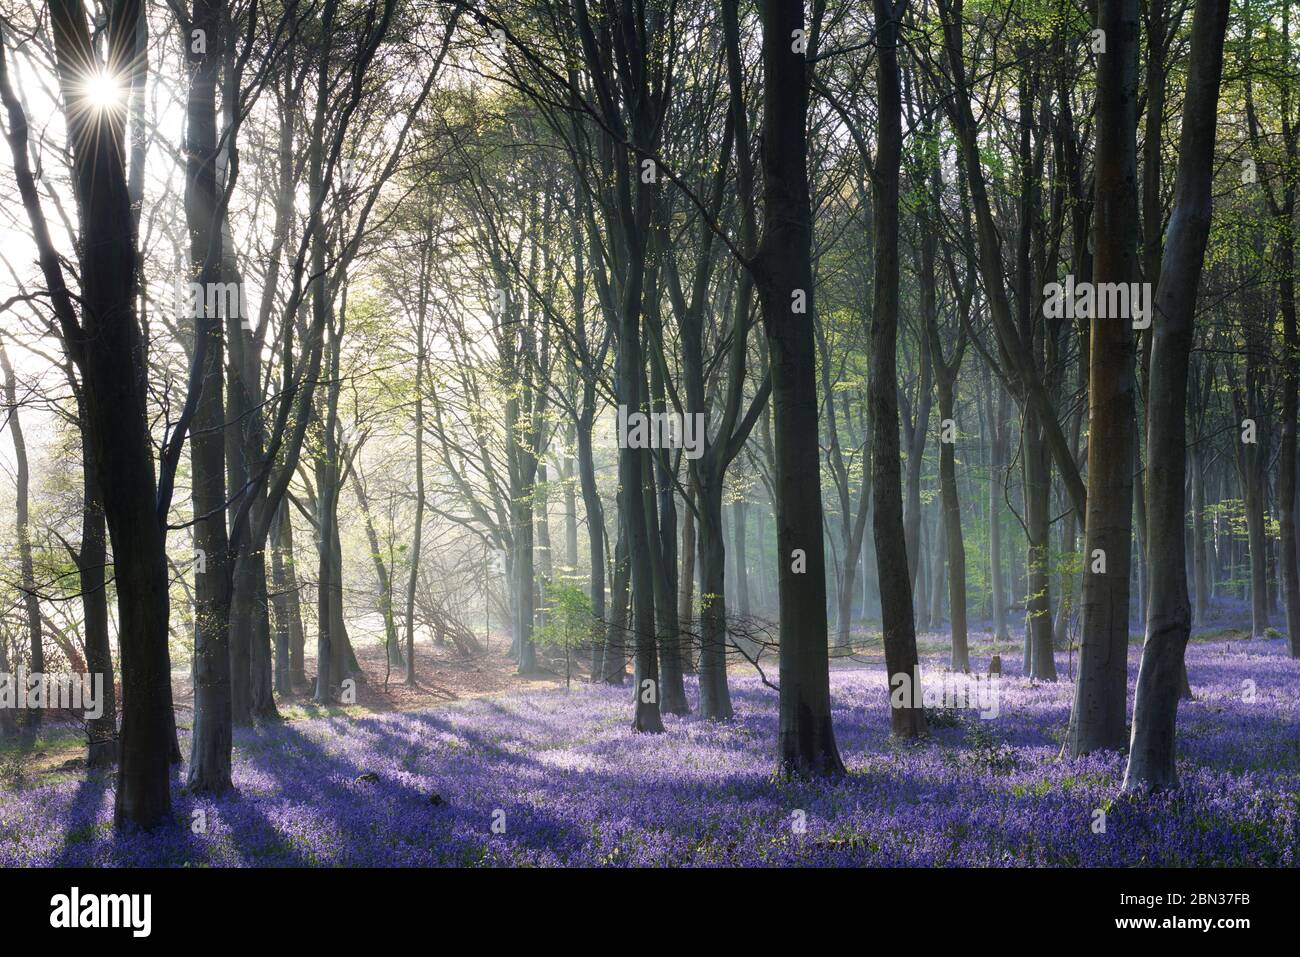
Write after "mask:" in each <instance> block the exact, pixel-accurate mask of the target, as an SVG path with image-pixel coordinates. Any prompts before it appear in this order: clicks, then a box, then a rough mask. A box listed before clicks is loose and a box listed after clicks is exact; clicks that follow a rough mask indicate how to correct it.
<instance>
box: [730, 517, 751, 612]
mask: <svg viewBox="0 0 1300 957" xmlns="http://www.w3.org/2000/svg"><path fill="white" fill-rule="evenodd" d="M745 513H746V505H745V497H744V494H743V493H742V494H741V496H740V497H739V498H737V499H736V500H735V501H734V502H733V503H732V505H731V534H732V536H733V538H734V541H735V552H734V557H735V562H736V610H737V611H739V612H740V617H742V618H748V617H749V562H748V559H747V558H746V556H745V534H746V531H747V530H746V528H745Z"/></svg>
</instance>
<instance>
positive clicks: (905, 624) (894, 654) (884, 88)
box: [870, 0, 927, 738]
mask: <svg viewBox="0 0 1300 957" xmlns="http://www.w3.org/2000/svg"><path fill="white" fill-rule="evenodd" d="M905 8H906V0H900V2H899V3H897V4H893V3H890V2H889V0H873V2H872V9H873V10H874V11H875V18H876V30H877V34H876V36H877V41H876V46H877V55H876V56H877V59H876V84H877V89H878V91H879V92H878V96H879V117H880V119H879V131H878V137H879V140H878V142H879V146H878V149H877V153H876V171H875V177H874V187H875V217H874V218H875V249H876V275H875V290H874V304H873V306H872V322H871V372H870V403H871V423H872V442H871V447H872V468H871V484H872V493H871V494H872V502H873V515H872V519H873V521H872V525H873V534H874V537H875V542H876V556H877V569H878V574H879V580H880V609H881V618H882V620H883V630H884V643H885V671H886V674H887V675H888V676H889V679H890V683H891V687H892V686H893V684H894V682H896V681H901V680H904V679H905V680H907V681H909V682H911V681H914V680H915V678H916V677H917V676H918V675H919V674H920V668H919V665H918V659H917V652H916V624H915V620H914V618H913V617H912V581H911V577H910V574H909V560H908V553H907V542H906V536H905V533H904V529H903V492H902V487H901V463H900V461H899V435H898V432H899V425H898V368H897V358H896V356H897V348H898V308H899V306H898V178H899V165H900V161H901V151H902V139H903V133H902V117H901V113H902V107H901V96H900V92H899V71H898V23H899V20H900V19H901V18H902V13H903V10H904V9H905ZM889 726H890V733H891V734H892V735H893V736H894V737H898V738H912V737H917V736H920V735H924V734H925V733H926V731H927V728H926V721H925V710H924V708H923V706H922V701H921V696H920V695H917V694H913V695H910V696H906V697H905V699H904V700H903V701H901V702H898V701H895V700H893V697H892V696H891V701H890V709H889Z"/></svg>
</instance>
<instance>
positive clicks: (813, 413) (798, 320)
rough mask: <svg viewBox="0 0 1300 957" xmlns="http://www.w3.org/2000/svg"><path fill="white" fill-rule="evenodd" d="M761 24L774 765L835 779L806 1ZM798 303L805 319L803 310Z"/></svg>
mask: <svg viewBox="0 0 1300 957" xmlns="http://www.w3.org/2000/svg"><path fill="white" fill-rule="evenodd" d="M877 2H878V3H879V2H882V0H877ZM759 16H760V19H761V20H762V25H763V52H762V59H763V71H764V76H765V88H764V91H763V94H764V95H763V142H762V166H763V212H764V217H763V221H764V226H763V234H762V239H761V241H760V242H759V245H758V252H757V256H756V257H755V259H754V262H753V273H754V277H755V288H756V290H757V292H758V298H759V302H760V304H761V308H762V317H763V327H764V332H765V333H766V340H767V348H768V356H769V365H770V370H771V373H770V374H771V383H772V412H773V422H772V426H773V439H774V447H775V468H774V475H773V478H774V483H773V484H774V488H775V492H776V539H777V554H778V555H779V556H780V565H779V566H778V568H779V577H778V588H779V592H780V606H781V607H780V615H779V635H780V643H781V647H780V652H779V655H780V658H779V671H780V704H779V709H780V717H779V730H778V746H777V747H778V762H779V768H780V770H781V771H782V772H783V773H785V774H797V775H840V774H843V773H844V763H843V761H841V760H840V754H839V750H838V748H837V747H836V744H835V733H834V730H833V728H832V725H831V700H830V672H829V664H830V663H829V660H828V647H827V639H828V634H827V620H826V619H827V616H826V562H825V540H824V532H823V525H822V500H821V471H820V450H819V448H818V421H817V419H818V406H819V400H818V395H817V348H816V343H815V340H814V337H813V329H812V323H813V317H814V316H815V315H816V301H815V295H814V292H815V290H814V288H813V268H812V204H811V199H810V196H809V184H808V133H807V128H808V94H809V67H808V63H807V62H806V61H805V58H804V55H803V53H801V52H795V51H794V50H792V44H791V42H790V38H791V36H793V35H794V31H796V30H801V29H803V27H804V4H803V0H762V2H760V4H759ZM890 42H891V43H892V38H891V41H890ZM801 296H802V301H803V303H804V308H805V310H806V312H805V311H800V310H798V309H797V308H796V303H797V302H798V301H799V300H800V297H801ZM797 555H803V556H805V560H806V563H807V568H806V570H799V568H798V565H797V558H796V556H797Z"/></svg>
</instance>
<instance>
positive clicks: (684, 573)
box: [677, 491, 695, 674]
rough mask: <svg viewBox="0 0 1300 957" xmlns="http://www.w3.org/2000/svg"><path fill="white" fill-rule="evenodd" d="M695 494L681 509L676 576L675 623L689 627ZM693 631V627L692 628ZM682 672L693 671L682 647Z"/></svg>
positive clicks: (692, 611)
mask: <svg viewBox="0 0 1300 957" xmlns="http://www.w3.org/2000/svg"><path fill="white" fill-rule="evenodd" d="M694 503H695V493H694V491H691V492H688V493H687V499H686V507H685V508H683V509H682V545H681V559H682V564H681V571H680V572H679V573H678V576H677V621H678V624H679V625H687V626H690V623H692V622H694V620H695V511H694V507H693V506H694ZM692 630H693V627H692ZM681 657H682V671H683V672H686V673H687V674H689V673H691V672H693V671H694V670H695V663H694V661H693V660H692V657H691V648H690V646H689V645H687V644H685V643H683V645H682V656H681Z"/></svg>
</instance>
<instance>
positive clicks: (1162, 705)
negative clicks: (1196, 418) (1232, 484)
mask: <svg viewBox="0 0 1300 957" xmlns="http://www.w3.org/2000/svg"><path fill="white" fill-rule="evenodd" d="M1228 7H1229V4H1228V0H1197V2H1196V9H1195V13H1194V14H1193V19H1192V51H1191V59H1190V61H1189V65H1188V80H1187V92H1186V95H1185V98H1184V102H1183V123H1182V135H1181V139H1180V142H1179V149H1178V172H1177V175H1176V179H1175V185H1174V208H1173V213H1172V214H1171V216H1170V219H1169V229H1168V239H1167V240H1166V243H1165V257H1164V262H1163V265H1162V269H1161V273H1160V285H1159V287H1158V288H1157V290H1156V297H1155V309H1154V320H1153V321H1154V343H1153V346H1152V355H1151V396H1150V398H1149V402H1150V404H1151V405H1150V414H1149V421H1148V436H1147V443H1148V446H1147V447H1148V449H1149V459H1150V462H1149V465H1148V470H1147V494H1148V495H1149V496H1150V498H1149V508H1148V515H1149V525H1148V532H1149V536H1150V549H1151V553H1150V554H1151V598H1150V601H1149V602H1148V606H1147V630H1146V642H1145V644H1144V645H1143V648H1142V664H1141V666H1140V667H1139V669H1138V679H1137V687H1136V689H1135V691H1134V697H1133V733H1132V739H1131V741H1130V743H1129V759H1128V767H1127V768H1126V769H1125V772H1124V790H1126V791H1135V790H1139V789H1142V788H1152V789H1162V788H1171V787H1174V786H1175V785H1176V784H1177V772H1176V770H1175V765H1174V754H1175V748H1174V736H1175V726H1176V721H1177V712H1178V698H1179V692H1180V690H1181V684H1182V682H1183V681H1184V680H1185V675H1186V671H1185V669H1184V663H1183V653H1184V651H1185V650H1186V647H1187V639H1188V636H1189V634H1190V632H1191V612H1190V608H1189V602H1188V596H1187V567H1186V565H1185V563H1184V562H1185V559H1184V552H1183V534H1184V531H1183V528H1184V521H1185V512H1184V506H1185V501H1186V500H1185V498H1184V478H1185V476H1184V470H1185V468H1186V452H1187V449H1186V422H1185V419H1186V406H1187V377H1188V362H1189V358H1190V356H1191V350H1192V342H1193V331H1194V323H1195V309H1196V292H1197V287H1198V285H1199V283H1200V275H1201V266H1202V263H1203V261H1204V256H1205V246H1206V242H1207V240H1208V238H1209V232H1210V220H1211V216H1212V211H1213V200H1212V188H1213V175H1214V173H1213V170H1214V164H1213V157H1214V140H1215V132H1216V122H1217V113H1218V101H1219V84H1220V80H1221V78H1222V74H1223V43H1224V33H1225V31H1226V28H1227V21H1228Z"/></svg>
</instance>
